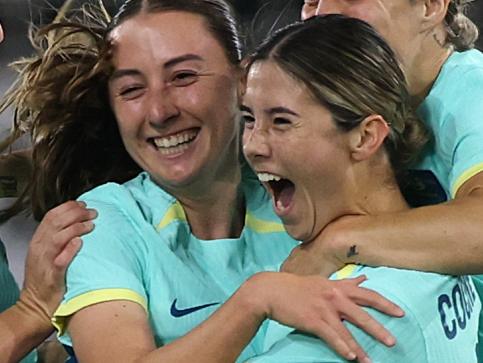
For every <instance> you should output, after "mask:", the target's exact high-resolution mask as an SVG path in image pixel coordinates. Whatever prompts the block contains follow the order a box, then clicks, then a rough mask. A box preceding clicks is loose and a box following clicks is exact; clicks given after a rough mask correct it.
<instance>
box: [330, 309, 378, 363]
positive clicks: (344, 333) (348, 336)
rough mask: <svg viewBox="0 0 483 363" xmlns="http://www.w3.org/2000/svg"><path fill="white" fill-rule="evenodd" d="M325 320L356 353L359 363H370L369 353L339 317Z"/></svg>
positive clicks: (335, 316)
mask: <svg viewBox="0 0 483 363" xmlns="http://www.w3.org/2000/svg"><path fill="white" fill-rule="evenodd" d="M325 319H326V321H327V323H328V324H329V325H330V326H332V327H333V328H334V331H335V332H336V333H337V334H338V335H339V336H340V337H341V338H342V339H343V340H344V341H345V342H346V344H347V345H348V346H349V349H350V350H351V351H352V352H354V353H355V355H356V358H357V361H358V362H370V359H369V357H368V355H367V353H366V352H365V351H364V349H363V348H362V347H361V346H360V345H359V343H358V342H357V341H356V340H355V338H354V336H353V335H352V333H351V332H350V331H349V329H348V328H347V327H346V326H345V325H344V324H343V322H342V320H341V318H340V317H339V316H337V315H334V316H325Z"/></svg>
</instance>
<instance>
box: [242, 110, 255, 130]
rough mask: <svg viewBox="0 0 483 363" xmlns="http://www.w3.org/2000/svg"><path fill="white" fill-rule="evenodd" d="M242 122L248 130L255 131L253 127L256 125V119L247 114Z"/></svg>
mask: <svg viewBox="0 0 483 363" xmlns="http://www.w3.org/2000/svg"><path fill="white" fill-rule="evenodd" d="M242 121H243V124H244V125H245V128H246V129H253V126H254V125H255V117H253V116H252V115H250V114H246V113H245V114H243V115H242Z"/></svg>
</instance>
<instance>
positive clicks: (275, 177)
mask: <svg viewBox="0 0 483 363" xmlns="http://www.w3.org/2000/svg"><path fill="white" fill-rule="evenodd" d="M257 176H258V179H259V180H260V181H261V182H264V183H266V182H269V181H272V180H275V181H279V180H280V179H282V178H280V177H279V176H278V175H274V174H269V173H257Z"/></svg>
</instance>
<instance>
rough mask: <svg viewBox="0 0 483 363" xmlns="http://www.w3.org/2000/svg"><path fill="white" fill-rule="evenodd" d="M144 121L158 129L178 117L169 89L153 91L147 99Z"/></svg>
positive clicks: (177, 110)
mask: <svg viewBox="0 0 483 363" xmlns="http://www.w3.org/2000/svg"><path fill="white" fill-rule="evenodd" d="M146 112H147V114H146V121H148V122H149V124H150V125H151V126H153V127H156V128H160V127H163V126H165V125H166V124H167V123H169V121H172V120H174V119H175V118H176V117H177V116H178V115H179V109H178V107H177V105H176V102H175V99H174V97H173V95H172V94H171V92H170V91H169V89H166V88H165V89H157V90H153V91H152V92H151V94H150V95H149V97H148V99H147V111H146Z"/></svg>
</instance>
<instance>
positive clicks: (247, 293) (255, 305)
mask: <svg viewBox="0 0 483 363" xmlns="http://www.w3.org/2000/svg"><path fill="white" fill-rule="evenodd" d="M273 274H275V272H258V273H256V274H255V275H253V276H251V277H250V278H249V279H248V280H246V281H245V282H244V283H243V284H242V286H241V287H240V289H239V290H238V292H237V294H238V293H239V298H240V300H241V301H242V302H241V304H242V305H243V307H244V308H245V309H246V310H244V311H247V312H249V313H250V314H251V315H252V316H253V317H254V318H255V319H256V320H258V321H260V322H262V321H263V320H265V319H267V318H268V317H269V316H270V301H269V299H270V297H269V294H268V293H269V291H270V290H269V286H270V285H269V284H268V280H269V279H270V278H271V277H272V275H273Z"/></svg>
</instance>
